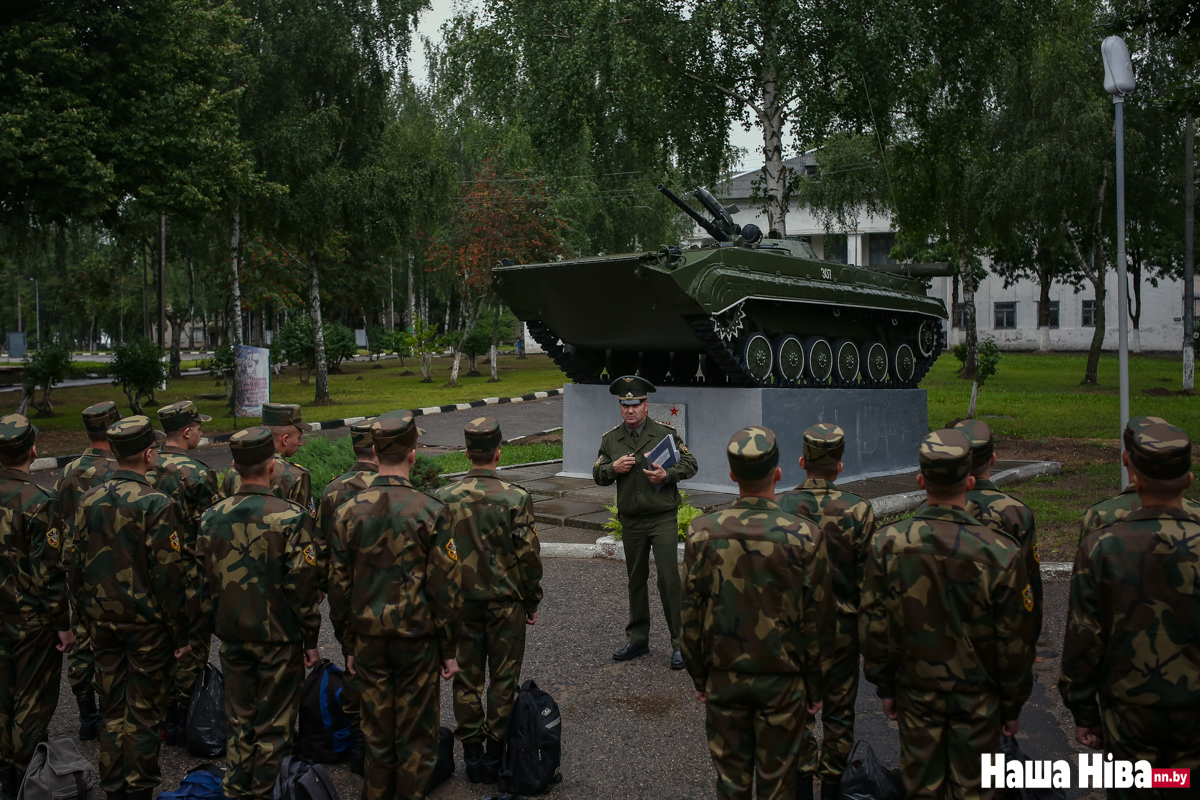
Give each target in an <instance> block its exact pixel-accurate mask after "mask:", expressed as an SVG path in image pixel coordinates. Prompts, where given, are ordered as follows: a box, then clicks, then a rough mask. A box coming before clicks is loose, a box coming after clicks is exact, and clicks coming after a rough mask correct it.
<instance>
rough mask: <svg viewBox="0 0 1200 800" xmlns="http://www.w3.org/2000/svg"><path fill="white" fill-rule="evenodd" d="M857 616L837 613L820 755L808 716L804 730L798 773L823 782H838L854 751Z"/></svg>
mask: <svg viewBox="0 0 1200 800" xmlns="http://www.w3.org/2000/svg"><path fill="white" fill-rule="evenodd" d="M858 676H859V649H858V615H857V614H838V615H837V628H836V629H835V634H834V657H833V668H832V669H830V671H829V674H828V675H826V676H825V698H824V703H823V704H822V706H821V729H822V730H821V756H820V760H819V761H818V758H817V739H816V737H815V736H814V735H813V728H814V727H815V725H816V720H815V719H814V718H813V717H809V719H808V724H807V725H806V726H805V730H804V749H803V754H802V755H801V758H800V762H801V766H800V771H801V773H803V774H804V775H806V776H810V775H815V776H816V777H818V778H820V779H821V781H822V782H825V781H840V780H841V779H842V773H843V772H845V771H846V761H847V760H848V759H849V758H850V751H851V750H853V749H854V703H855V702H856V701H857V700H858Z"/></svg>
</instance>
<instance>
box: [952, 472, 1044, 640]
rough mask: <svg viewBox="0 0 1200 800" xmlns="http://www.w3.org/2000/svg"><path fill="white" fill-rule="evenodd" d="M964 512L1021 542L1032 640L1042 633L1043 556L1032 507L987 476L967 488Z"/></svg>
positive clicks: (1018, 542)
mask: <svg viewBox="0 0 1200 800" xmlns="http://www.w3.org/2000/svg"><path fill="white" fill-rule="evenodd" d="M967 513H968V514H970V515H971V516H972V517H974V518H975V519H977V520H979V521H980V522H982V523H983V524H984V525H987V526H988V527H989V528H991V529H992V530H994V531H999V532H1000V533H1006V534H1008V535H1009V536H1010V537H1012V538H1013V540H1015V541H1016V542H1017V544H1019V545H1020V546H1021V557H1022V559H1023V560H1024V561H1025V577H1026V578H1027V579H1028V580H1029V585H1030V586H1032V587H1033V642H1034V643H1035V644H1036V643H1037V640H1038V637H1040V636H1041V635H1042V566H1041V564H1042V557H1041V555H1040V554H1039V553H1038V545H1037V526H1036V524H1035V523H1034V521H1033V509H1032V508H1030V507H1029V506H1027V505H1025V504H1024V503H1022V502H1021V501H1020V500H1018V499H1017V498H1015V497H1013V496H1012V495H1010V494H1005V493H1004V492H1002V491H1000V489H999V487H997V486H996V484H994V483H992V482H991V481H989V480H983V479H976V481H975V488H974V489H972V490H971V491H969V492H967Z"/></svg>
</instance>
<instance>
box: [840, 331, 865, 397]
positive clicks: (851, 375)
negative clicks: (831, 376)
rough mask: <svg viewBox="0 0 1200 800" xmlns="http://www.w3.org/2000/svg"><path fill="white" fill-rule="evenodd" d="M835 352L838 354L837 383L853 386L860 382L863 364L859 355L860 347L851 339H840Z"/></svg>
mask: <svg viewBox="0 0 1200 800" xmlns="http://www.w3.org/2000/svg"><path fill="white" fill-rule="evenodd" d="M834 350H835V351H836V353H837V358H836V362H835V363H836V375H837V382H838V384H840V385H842V386H852V385H853V384H854V382H855V381H857V380H858V370H859V367H860V366H861V364H862V359H860V358H859V355H858V345H856V344H855V343H854V342H852V341H850V340H849V339H840V340H838V342H837V344H835V345H834Z"/></svg>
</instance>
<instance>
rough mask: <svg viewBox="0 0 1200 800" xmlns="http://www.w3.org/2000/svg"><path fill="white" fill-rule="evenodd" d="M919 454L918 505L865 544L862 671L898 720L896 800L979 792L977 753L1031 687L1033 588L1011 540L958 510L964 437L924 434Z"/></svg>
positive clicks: (1010, 719)
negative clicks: (899, 784) (899, 795)
mask: <svg viewBox="0 0 1200 800" xmlns="http://www.w3.org/2000/svg"><path fill="white" fill-rule="evenodd" d="M919 460H920V474H919V475H918V477H917V484H918V485H919V486H920V487H921V488H922V489H924V490H925V493H926V497H927V501H928V504H927V505H925V506H923V507H922V508H920V509H919V510H918V511H917V514H916V516H915V517H913V518H912V519H907V520H904V521H902V522H898V523H896V524H894V525H889V526H887V527H886V528H883V529H882V530H880V531H879V532H878V533H876V534H875V537H874V539H873V540H872V543H871V547H870V551H869V556H868V559H867V565H866V573H865V576H864V578H863V590H862V613H861V631H860V641H861V642H862V653H863V661H864V667H865V670H866V676H867V680H869V681H870V682H871V683H873V684H875V686H876V687H877V689H878V693H879V697H881V698H882V699H883V711H884V714H885V715H887V717H888V718H889V719H898V721H899V725H900V771H901V777H902V778H903V781H904V788H905V793H906V795H907V797H909V798H934V797H942V796H944V795H946V794H948V795H949V796H950V797H953V798H966V797H969V798H982V799H983V800H989V798H991V797H992V796H993V795H994V793H995V791H994V790H993V789H983V788H981V787H982V778H981V754H982V753H995V752H997V751H998V748H999V745H1000V734H1001V733H1002V732H1003V733H1004V734H1005V735H1008V736H1012V735H1015V734H1016V733H1017V730H1018V728H1019V727H1020V726H1019V724H1018V717H1019V715H1020V713H1021V707H1022V706H1023V705H1024V704H1025V701H1026V700H1028V699H1029V693H1030V691H1031V689H1032V686H1033V671H1032V669H1031V665H1032V663H1033V655H1032V653H1031V652H1030V651H1031V650H1032V636H1031V630H1032V627H1033V608H1034V602H1033V587H1032V586H1030V585H1029V581H1028V579H1027V578H1026V577H1025V565H1024V562H1023V561H1022V559H1021V553H1020V550H1019V549H1018V548H1016V547H1014V546H1013V542H1012V540H1011V539H1009V538H1008V536H1007V535H1006V534H1003V533H999V532H997V531H994V530H992V529H991V528H988V527H987V526H985V525H981V524H980V523H979V522H978V521H977V520H976V519H975V518H974V517H972V516H971V515H970V514H968V513H967V512H966V511H965V510H964V506H965V505H966V493H967V492H968V491H969V490H970V489H972V488H973V487H974V485H975V480H974V478H973V477H971V474H970V471H971V443H970V442H969V441H968V440H967V437H966V436H964V435H963V434H962V433H961V432H959V431H955V430H940V431H934V432H933V433H930V434H929V435H927V436H926V437H925V439H924V441H922V442H921V449H920V454H919Z"/></svg>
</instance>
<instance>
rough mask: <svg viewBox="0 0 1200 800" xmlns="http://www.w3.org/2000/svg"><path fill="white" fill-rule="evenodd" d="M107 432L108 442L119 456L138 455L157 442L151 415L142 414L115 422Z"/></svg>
mask: <svg viewBox="0 0 1200 800" xmlns="http://www.w3.org/2000/svg"><path fill="white" fill-rule="evenodd" d="M105 433H106V434H107V436H108V444H109V446H110V447H111V448H112V451H113V454H114V455H115V456H117V458H128V457H129V456H136V455H137V454H138V453H141V452H142V451H143V450H145V449H146V448H147V447H152V446H154V444H155V439H154V426H153V425H151V424H150V418H149V417H145V416H142V415H140V414H139V415H138V416H136V417H126V418H125V419H123V420H121V421H119V422H114V423H113V424H112V425H110V426H109V428H108V430H107V431H106V432H105Z"/></svg>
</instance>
